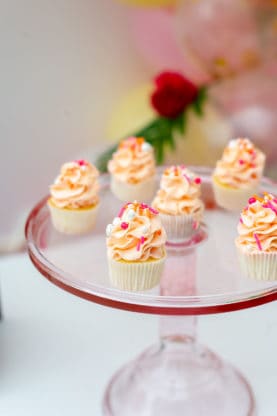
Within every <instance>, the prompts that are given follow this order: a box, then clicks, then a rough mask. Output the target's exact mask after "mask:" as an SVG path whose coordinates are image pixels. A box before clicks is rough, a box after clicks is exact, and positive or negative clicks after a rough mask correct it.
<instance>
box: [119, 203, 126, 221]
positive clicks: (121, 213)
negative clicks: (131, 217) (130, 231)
mask: <svg viewBox="0 0 277 416" xmlns="http://www.w3.org/2000/svg"><path fill="white" fill-rule="evenodd" d="M124 211H125V206H124V207H122V208H121V210H120V211H119V214H118V216H119V218H121V217H122V215H123V213H124Z"/></svg>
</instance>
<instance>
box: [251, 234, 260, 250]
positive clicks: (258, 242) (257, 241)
mask: <svg viewBox="0 0 277 416" xmlns="http://www.w3.org/2000/svg"><path fill="white" fill-rule="evenodd" d="M253 235H254V238H255V240H256V243H257V246H258V249H259V250H260V251H262V245H261V242H260V240H259V238H258V236H257V234H256V233H254V234H253Z"/></svg>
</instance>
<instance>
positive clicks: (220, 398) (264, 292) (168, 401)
mask: <svg viewBox="0 0 277 416" xmlns="http://www.w3.org/2000/svg"><path fill="white" fill-rule="evenodd" d="M192 169H193V170H194V171H195V172H196V173H197V174H198V175H199V176H200V177H201V178H202V189H203V191H202V194H203V199H204V201H205V205H206V210H205V216H204V222H205V223H203V224H202V226H201V229H200V230H199V231H198V232H197V233H196V234H195V235H194V236H193V238H192V239H191V240H190V241H187V242H185V243H184V244H180V245H174V244H171V245H169V244H168V246H167V260H166V265H165V269H164V273H163V276H162V279H161V283H160V286H159V287H156V288H154V289H152V290H149V291H145V292H125V291H121V290H118V289H116V288H113V287H112V286H111V285H110V282H109V277H108V266H107V260H106V247H105V228H106V225H107V224H108V223H109V222H111V220H112V219H113V218H114V217H115V216H116V215H117V213H118V211H119V209H120V207H121V205H122V203H120V202H119V201H118V200H117V199H116V198H115V197H114V196H113V195H112V194H111V192H110V188H109V176H108V175H102V176H101V177H100V184H101V190H100V198H101V209H100V210H99V215H98V221H97V226H96V228H95V229H94V230H93V231H92V232H91V233H90V234H88V235H85V236H68V235H64V234H60V233H58V232H56V231H55V230H54V228H53V227H52V224H51V219H50V216H49V212H48V208H47V204H46V202H47V197H46V198H44V199H43V200H42V201H40V202H39V203H38V204H37V205H36V206H35V207H34V209H33V210H32V212H31V213H30V215H29V218H28V220H27V223H26V238H27V243H28V251H29V255H30V258H31V260H32V262H33V263H34V265H35V267H36V268H37V269H38V270H39V271H40V272H41V274H42V275H43V276H45V277H46V278H47V279H48V280H50V281H51V282H52V283H54V284H55V285H57V286H58V287H60V288H62V289H64V290H66V291H68V292H70V293H72V294H74V295H76V296H79V297H81V298H84V299H86V300H89V301H92V302H96V303H99V304H102V305H105V306H110V307H114V308H119V309H124V310H128V311H134V312H141V313H149V314H157V315H160V316H161V318H160V333H161V337H160V342H159V343H158V344H157V345H155V346H153V347H151V348H149V349H147V350H146V351H145V352H144V353H143V354H141V355H140V356H139V357H138V358H137V359H136V360H134V361H132V362H131V363H129V364H128V365H126V366H125V367H123V368H122V369H121V370H120V371H119V372H118V373H117V374H115V376H114V377H113V378H112V380H111V382H110V383H109V385H108V387H107V389H106V392H105V396H104V400H103V414H104V416H184V415H188V416H202V415H203V416H208V415H209V416H210V415H212V416H253V415H255V401H254V396H253V393H252V391H251V388H250V386H249V385H248V383H247V381H246V380H245V378H244V377H243V376H242V375H241V374H240V373H239V372H238V371H237V370H236V369H235V368H233V367H232V366H231V365H229V364H228V363H225V362H224V361H222V360H221V359H220V358H219V357H218V356H217V355H216V354H215V353H213V352H212V351H210V350H209V349H207V348H206V347H204V346H202V345H200V344H199V343H198V342H197V338H196V316H197V315H201V314H214V313H223V312H231V311H236V310H239V309H244V308H250V307H253V306H258V305H261V304H264V303H267V302H271V301H274V300H276V299H277V282H271V281H258V280H252V279H249V278H246V277H244V276H242V274H241V272H240V269H239V266H238V262H237V257H236V250H235V246H234V238H235V236H236V233H237V231H236V226H237V223H238V217H239V214H238V213H235V214H234V213H231V212H227V211H224V210H222V209H220V208H218V207H217V206H216V204H215V201H214V197H213V192H212V187H211V177H210V175H211V171H210V169H208V168H199V167H197V168H192ZM158 173H159V175H160V173H161V169H159V172H158ZM159 175H158V176H159ZM157 183H158V177H157ZM276 190H277V187H276V184H274V183H273V182H271V181H269V180H268V179H263V181H262V184H261V192H262V191H267V192H271V193H276ZM145 202H147V201H145Z"/></svg>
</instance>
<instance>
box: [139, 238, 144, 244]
mask: <svg viewBox="0 0 277 416" xmlns="http://www.w3.org/2000/svg"><path fill="white" fill-rule="evenodd" d="M140 242H141V244H144V242H145V237H143V236H142V237H141V239H140Z"/></svg>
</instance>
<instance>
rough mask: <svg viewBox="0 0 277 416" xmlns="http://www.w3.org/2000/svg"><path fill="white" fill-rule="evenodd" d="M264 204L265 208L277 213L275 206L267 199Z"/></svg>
mask: <svg viewBox="0 0 277 416" xmlns="http://www.w3.org/2000/svg"><path fill="white" fill-rule="evenodd" d="M266 205H267V208H270V209H271V210H272V211H273V212H275V214H276V215H277V209H276V208H275V206H274V205H272V203H271V202H270V201H268V202H267V204H266Z"/></svg>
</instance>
